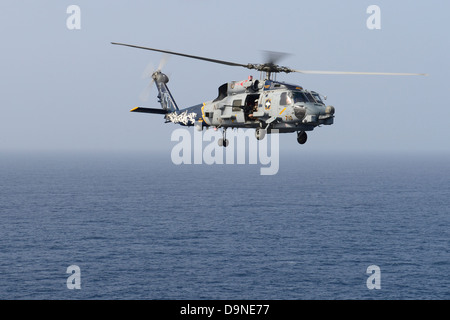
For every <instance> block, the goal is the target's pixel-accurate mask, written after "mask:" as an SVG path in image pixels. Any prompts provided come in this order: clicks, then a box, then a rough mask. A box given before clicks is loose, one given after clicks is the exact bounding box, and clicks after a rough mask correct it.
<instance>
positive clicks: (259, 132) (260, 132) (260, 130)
mask: <svg viewBox="0 0 450 320" xmlns="http://www.w3.org/2000/svg"><path fill="white" fill-rule="evenodd" d="M266 133H267V132H266V130H265V129H263V128H256V129H255V136H256V139H257V140H263V139H264V137H265V136H266Z"/></svg>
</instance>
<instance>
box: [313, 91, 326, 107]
mask: <svg viewBox="0 0 450 320" xmlns="http://www.w3.org/2000/svg"><path fill="white" fill-rule="evenodd" d="M312 95H313V96H314V99H316V101H317V103H320V104H324V103H323V101H322V99H320V96H319V94H318V93H317V92H312Z"/></svg>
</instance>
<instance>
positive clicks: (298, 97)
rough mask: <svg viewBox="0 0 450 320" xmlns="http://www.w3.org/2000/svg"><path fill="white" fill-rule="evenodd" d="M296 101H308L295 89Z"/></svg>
mask: <svg viewBox="0 0 450 320" xmlns="http://www.w3.org/2000/svg"><path fill="white" fill-rule="evenodd" d="M297 102H308V99H307V98H306V96H305V95H304V94H303V93H302V92H300V91H295V92H294V103H297Z"/></svg>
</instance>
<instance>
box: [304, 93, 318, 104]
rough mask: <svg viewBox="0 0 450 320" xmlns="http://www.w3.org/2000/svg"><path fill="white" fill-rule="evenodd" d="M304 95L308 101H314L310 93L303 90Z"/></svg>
mask: <svg viewBox="0 0 450 320" xmlns="http://www.w3.org/2000/svg"><path fill="white" fill-rule="evenodd" d="M305 95H306V96H307V97H308V100H309V102H316V100H315V99H314V97H313V96H312V94H311V93H309V92H305Z"/></svg>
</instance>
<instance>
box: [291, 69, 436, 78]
mask: <svg viewBox="0 0 450 320" xmlns="http://www.w3.org/2000/svg"><path fill="white" fill-rule="evenodd" d="M291 71H292V72H298V73H303V74H338V75H339V74H343V75H345V74H360V75H375V76H427V75H428V74H426V73H386V72H352V71H306V70H293V69H292V70H291Z"/></svg>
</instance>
